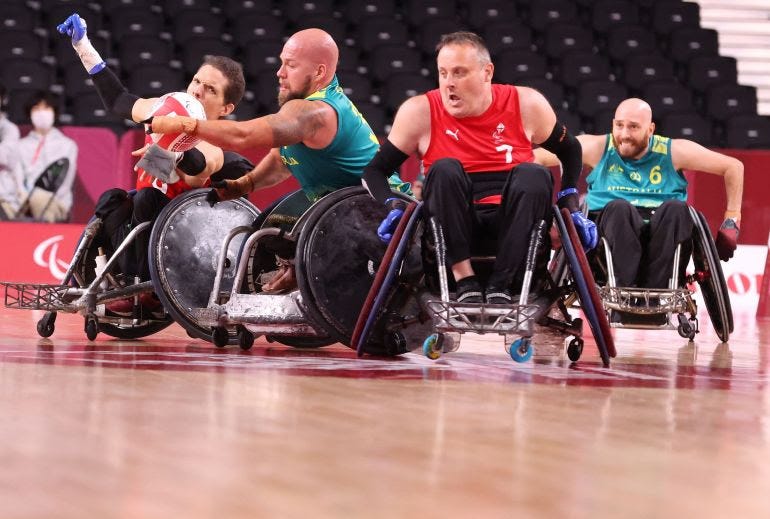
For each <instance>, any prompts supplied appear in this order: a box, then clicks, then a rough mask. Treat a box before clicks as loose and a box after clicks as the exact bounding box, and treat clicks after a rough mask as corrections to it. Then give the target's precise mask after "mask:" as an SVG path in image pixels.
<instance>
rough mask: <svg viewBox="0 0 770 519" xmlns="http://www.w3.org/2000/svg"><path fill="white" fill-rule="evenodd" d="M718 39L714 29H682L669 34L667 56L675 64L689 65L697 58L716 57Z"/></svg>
mask: <svg viewBox="0 0 770 519" xmlns="http://www.w3.org/2000/svg"><path fill="white" fill-rule="evenodd" d="M718 54H719V38H718V35H717V31H715V30H714V29H703V28H701V27H683V28H681V29H677V30H675V31H674V32H672V33H671V37H670V42H669V55H670V57H671V58H672V59H673V60H674V61H676V62H677V63H684V64H686V63H689V61H690V60H691V59H693V58H696V57H699V56H717V55H718Z"/></svg>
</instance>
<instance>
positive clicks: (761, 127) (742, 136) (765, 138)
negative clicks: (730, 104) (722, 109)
mask: <svg viewBox="0 0 770 519" xmlns="http://www.w3.org/2000/svg"><path fill="white" fill-rule="evenodd" d="M725 144H726V145H727V147H728V148H764V149H770V118H768V117H766V116H764V117H763V116H761V115H736V116H735V117H731V118H729V119H728V120H727V123H726V134H725Z"/></svg>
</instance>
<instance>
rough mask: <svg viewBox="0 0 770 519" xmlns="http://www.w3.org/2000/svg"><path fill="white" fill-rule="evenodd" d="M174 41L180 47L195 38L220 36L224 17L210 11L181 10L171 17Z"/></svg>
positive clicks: (222, 30)
mask: <svg viewBox="0 0 770 519" xmlns="http://www.w3.org/2000/svg"><path fill="white" fill-rule="evenodd" d="M172 27H173V34H174V43H176V44H177V45H178V46H180V47H182V48H183V47H184V46H185V44H186V43H187V42H188V41H190V40H192V39H195V38H221V37H222V33H223V32H224V28H225V19H224V17H222V16H218V15H215V14H213V13H212V12H211V11H207V10H203V9H195V10H189V11H182V12H180V13H179V14H178V15H176V16H175V17H174V19H173V24H172Z"/></svg>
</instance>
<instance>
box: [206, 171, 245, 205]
mask: <svg viewBox="0 0 770 519" xmlns="http://www.w3.org/2000/svg"><path fill="white" fill-rule="evenodd" d="M211 187H213V188H214V189H216V193H217V198H218V199H219V200H235V199H236V198H240V197H242V196H245V195H248V194H249V193H251V192H252V191H253V185H252V182H251V177H250V176H249V175H243V176H242V177H240V178H237V179H235V180H217V181H216V182H212V183H211Z"/></svg>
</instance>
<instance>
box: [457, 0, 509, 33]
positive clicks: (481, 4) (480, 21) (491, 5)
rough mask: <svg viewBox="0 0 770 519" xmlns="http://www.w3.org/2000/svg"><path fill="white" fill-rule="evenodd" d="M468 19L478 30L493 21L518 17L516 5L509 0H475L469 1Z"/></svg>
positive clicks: (481, 29) (503, 20)
mask: <svg viewBox="0 0 770 519" xmlns="http://www.w3.org/2000/svg"><path fill="white" fill-rule="evenodd" d="M467 9H468V14H467V20H468V23H469V24H471V27H473V28H474V29H475V30H477V31H483V30H484V29H485V28H486V27H488V26H489V25H490V24H492V23H496V22H505V21H508V20H515V19H516V6H515V4H514V3H513V2H510V1H507V0H475V1H473V2H468V5H467Z"/></svg>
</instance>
